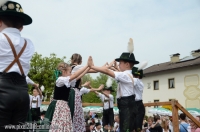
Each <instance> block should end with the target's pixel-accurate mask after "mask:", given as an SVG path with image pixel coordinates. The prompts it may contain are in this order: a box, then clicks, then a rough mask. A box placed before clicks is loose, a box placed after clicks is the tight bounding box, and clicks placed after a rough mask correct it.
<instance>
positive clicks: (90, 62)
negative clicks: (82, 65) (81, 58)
mask: <svg viewBox="0 0 200 132" xmlns="http://www.w3.org/2000/svg"><path fill="white" fill-rule="evenodd" d="M93 65H94V63H93V60H92V57H91V56H89V58H88V66H89V67H92V66H93Z"/></svg>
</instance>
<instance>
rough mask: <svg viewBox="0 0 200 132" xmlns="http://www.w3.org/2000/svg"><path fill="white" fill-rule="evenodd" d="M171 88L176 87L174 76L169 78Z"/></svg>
mask: <svg viewBox="0 0 200 132" xmlns="http://www.w3.org/2000/svg"><path fill="white" fill-rule="evenodd" d="M168 85H169V89H172V88H175V83H174V78H170V79H168Z"/></svg>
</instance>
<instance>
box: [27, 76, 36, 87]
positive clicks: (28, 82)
mask: <svg viewBox="0 0 200 132" xmlns="http://www.w3.org/2000/svg"><path fill="white" fill-rule="evenodd" d="M26 82H27V84H31V85H33V84H35V83H34V82H33V80H31V79H30V78H29V77H28V76H26Z"/></svg>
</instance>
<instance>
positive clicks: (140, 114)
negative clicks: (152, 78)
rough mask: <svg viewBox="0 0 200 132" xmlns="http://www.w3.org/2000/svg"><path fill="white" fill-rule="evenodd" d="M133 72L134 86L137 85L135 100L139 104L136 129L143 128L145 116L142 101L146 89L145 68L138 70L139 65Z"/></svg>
mask: <svg viewBox="0 0 200 132" xmlns="http://www.w3.org/2000/svg"><path fill="white" fill-rule="evenodd" d="M132 74H133V75H134V86H135V94H136V97H135V102H136V105H137V114H136V120H135V131H136V132H138V131H141V130H142V124H143V119H144V116H145V107H144V104H143V101H142V94H143V90H144V84H143V82H142V81H141V79H142V78H143V70H142V69H141V70H138V68H137V67H133V68H132Z"/></svg>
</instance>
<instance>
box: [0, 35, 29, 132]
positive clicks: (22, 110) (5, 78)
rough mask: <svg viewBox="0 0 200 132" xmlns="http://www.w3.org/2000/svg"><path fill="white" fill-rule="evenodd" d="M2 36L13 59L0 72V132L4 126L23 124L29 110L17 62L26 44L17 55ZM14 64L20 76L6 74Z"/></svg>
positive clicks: (24, 81) (25, 84) (27, 98)
mask: <svg viewBox="0 0 200 132" xmlns="http://www.w3.org/2000/svg"><path fill="white" fill-rule="evenodd" d="M4 35H5V37H6V39H7V40H8V42H9V45H10V47H11V49H12V52H13V55H14V58H15V59H14V60H13V61H12V62H11V63H10V65H9V66H8V67H7V68H6V69H5V70H4V71H3V72H0V132H4V131H6V130H5V128H4V125H8V124H13V125H19V124H21V123H24V122H25V120H26V117H27V114H28V111H29V108H30V107H29V106H30V105H29V104H30V101H29V94H28V86H27V83H26V78H25V75H24V71H23V68H22V66H21V63H20V61H19V58H20V56H21V55H22V53H23V52H24V50H25V48H26V45H27V42H26V40H25V43H24V46H23V47H22V49H21V51H20V52H19V54H17V53H16V50H15V48H14V45H13V43H12V41H11V40H10V38H9V37H8V36H7V35H6V34H4ZM15 63H17V65H18V67H19V69H20V72H21V75H20V74H19V73H17V72H9V73H8V71H9V70H10V68H11V67H12V66H13V65H14V64H15ZM19 131H20V130H19Z"/></svg>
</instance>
